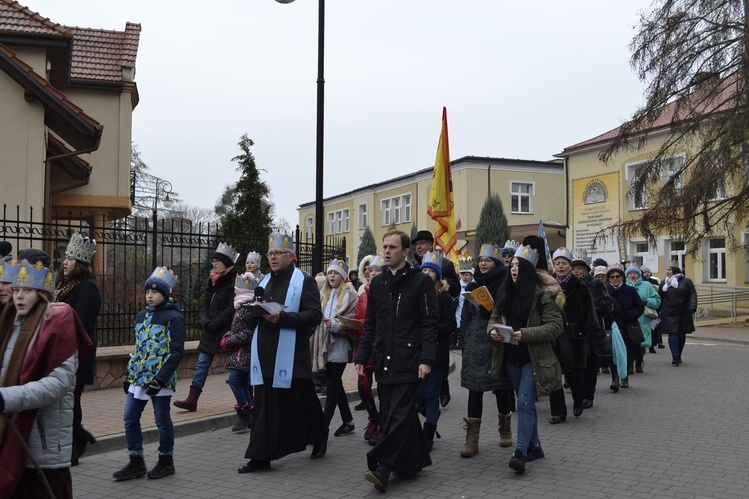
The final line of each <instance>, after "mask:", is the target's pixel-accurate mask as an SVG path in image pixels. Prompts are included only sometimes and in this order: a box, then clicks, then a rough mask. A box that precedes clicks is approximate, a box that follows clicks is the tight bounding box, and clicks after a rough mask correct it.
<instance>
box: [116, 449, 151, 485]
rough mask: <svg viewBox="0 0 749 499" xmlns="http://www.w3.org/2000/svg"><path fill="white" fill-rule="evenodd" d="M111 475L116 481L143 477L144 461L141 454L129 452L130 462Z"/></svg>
mask: <svg viewBox="0 0 749 499" xmlns="http://www.w3.org/2000/svg"><path fill="white" fill-rule="evenodd" d="M112 476H113V477H114V479H115V480H117V481H118V482H123V481H125V480H130V479H131V478H143V477H144V476H146V463H145V462H144V461H143V456H135V455H132V454H131V455H130V462H129V463H128V464H127V466H125V467H124V468H122V469H121V470H120V471H117V472H115V473H114V474H113V475H112Z"/></svg>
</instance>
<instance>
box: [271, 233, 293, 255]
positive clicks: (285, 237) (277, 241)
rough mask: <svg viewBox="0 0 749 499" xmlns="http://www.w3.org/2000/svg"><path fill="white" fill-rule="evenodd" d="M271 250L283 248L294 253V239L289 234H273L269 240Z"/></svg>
mask: <svg viewBox="0 0 749 499" xmlns="http://www.w3.org/2000/svg"><path fill="white" fill-rule="evenodd" d="M271 248H283V249H286V250H289V251H291V252H293V251H294V238H293V237H291V236H290V235H289V234H284V233H283V232H281V231H276V232H273V233H271V235H270V237H269V238H268V249H271Z"/></svg>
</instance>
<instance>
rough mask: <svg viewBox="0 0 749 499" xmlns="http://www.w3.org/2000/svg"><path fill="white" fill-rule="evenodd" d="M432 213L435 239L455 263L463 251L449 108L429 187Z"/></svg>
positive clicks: (445, 116)
mask: <svg viewBox="0 0 749 499" xmlns="http://www.w3.org/2000/svg"><path fill="white" fill-rule="evenodd" d="M427 213H428V214H429V217H430V218H431V219H432V220H434V221H435V231H434V241H435V242H436V243H437V245H438V246H439V247H440V248H442V251H444V252H445V256H446V257H447V258H449V259H450V260H451V261H452V262H453V263H454V264H455V265H458V257H459V256H460V253H459V252H458V249H457V242H458V237H457V233H456V232H457V231H456V228H455V212H454V206H453V182H452V177H451V176H450V145H449V142H448V139H447V108H445V107H443V108H442V131H441V132H440V140H439V144H438V145H437V158H436V159H435V160H434V173H433V174H432V185H431V188H430V190H429V204H428V206H427Z"/></svg>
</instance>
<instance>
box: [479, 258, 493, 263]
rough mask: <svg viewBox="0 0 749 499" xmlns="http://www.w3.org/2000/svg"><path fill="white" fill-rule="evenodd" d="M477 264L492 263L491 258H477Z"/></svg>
mask: <svg viewBox="0 0 749 499" xmlns="http://www.w3.org/2000/svg"><path fill="white" fill-rule="evenodd" d="M479 263H492V259H491V258H479Z"/></svg>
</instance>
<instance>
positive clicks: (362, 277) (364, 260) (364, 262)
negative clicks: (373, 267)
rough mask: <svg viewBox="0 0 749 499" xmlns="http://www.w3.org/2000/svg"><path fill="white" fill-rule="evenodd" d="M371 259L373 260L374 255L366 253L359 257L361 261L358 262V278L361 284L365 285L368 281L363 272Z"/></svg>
mask: <svg viewBox="0 0 749 499" xmlns="http://www.w3.org/2000/svg"><path fill="white" fill-rule="evenodd" d="M372 260H374V255H367V256H365V257H364V258H362V259H361V262H359V280H360V281H361V283H362V285H363V286H366V284H367V283H368V282H369V279H367V275H366V274H365V273H364V268H365V267H366V266H367V265H369V264H370V263H372ZM360 289H362V288H360ZM359 294H361V293H359Z"/></svg>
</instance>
